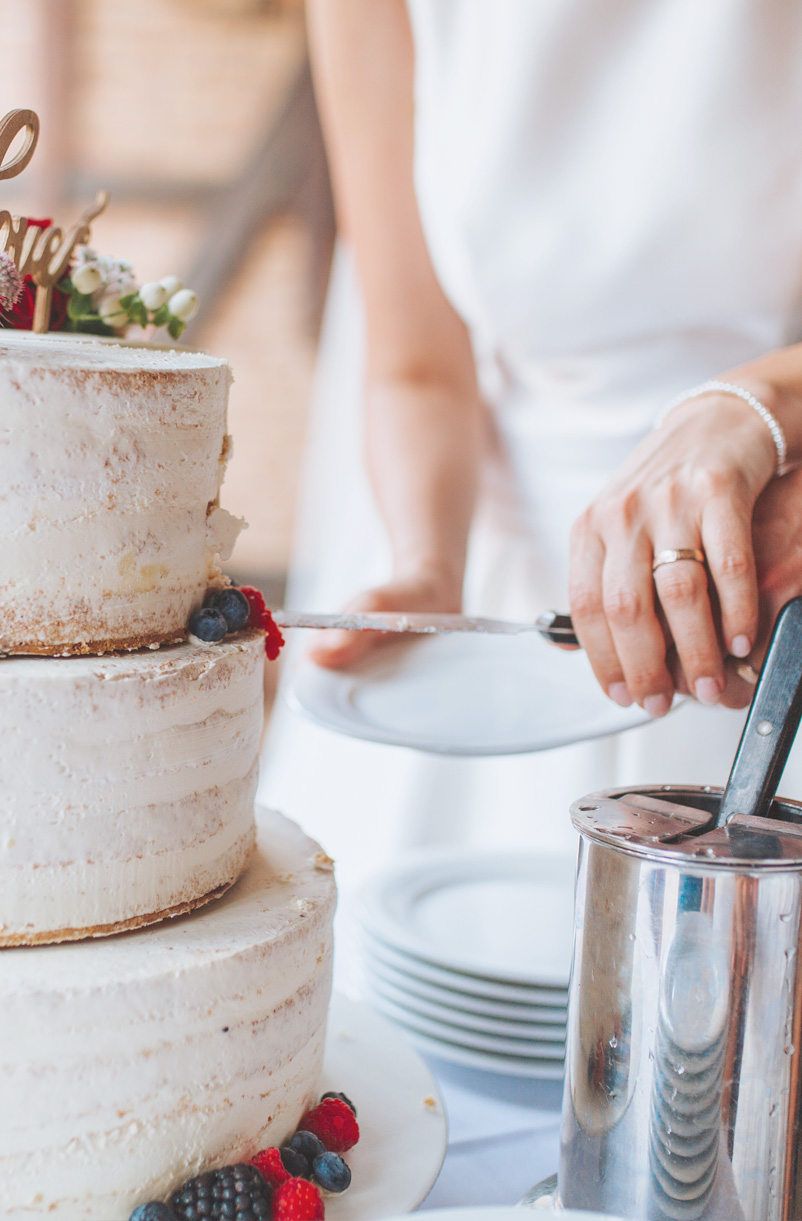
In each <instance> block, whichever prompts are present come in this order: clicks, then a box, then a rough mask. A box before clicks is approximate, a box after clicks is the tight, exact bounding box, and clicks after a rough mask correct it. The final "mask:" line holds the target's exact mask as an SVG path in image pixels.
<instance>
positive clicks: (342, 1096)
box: [320, 1090, 357, 1119]
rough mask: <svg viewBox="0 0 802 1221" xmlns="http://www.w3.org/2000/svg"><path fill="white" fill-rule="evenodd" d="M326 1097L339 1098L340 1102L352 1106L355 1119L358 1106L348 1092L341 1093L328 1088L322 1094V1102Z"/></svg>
mask: <svg viewBox="0 0 802 1221" xmlns="http://www.w3.org/2000/svg"><path fill="white" fill-rule="evenodd" d="M324 1098H339V1099H340V1102H344V1103H345V1105H346V1106H347V1107H350V1108H351V1110H352V1111H353V1112H354V1119H356V1117H357V1115H356V1107H355V1106H354V1104H353V1102H352V1101H351V1099H350V1098H349V1097H348V1095H347V1094H340V1093H338V1091H337V1090H327V1091H326V1093H325V1094H321V1095H320V1101H321V1102H322V1101H323V1099H324Z"/></svg>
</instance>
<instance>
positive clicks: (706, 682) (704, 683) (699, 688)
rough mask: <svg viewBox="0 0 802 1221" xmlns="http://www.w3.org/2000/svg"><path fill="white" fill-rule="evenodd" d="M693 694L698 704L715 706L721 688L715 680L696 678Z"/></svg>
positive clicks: (720, 693)
mask: <svg viewBox="0 0 802 1221" xmlns="http://www.w3.org/2000/svg"><path fill="white" fill-rule="evenodd" d="M693 692H694V695H695V696H696V698H697V699H698V701H699V703H700V704H717V703H718V702H719V700H720V699H721V696H722V693H723V688H722V685H721V683H720V682H719V681H718V679H717V678H697V680H696V682H695V683H694V684H693Z"/></svg>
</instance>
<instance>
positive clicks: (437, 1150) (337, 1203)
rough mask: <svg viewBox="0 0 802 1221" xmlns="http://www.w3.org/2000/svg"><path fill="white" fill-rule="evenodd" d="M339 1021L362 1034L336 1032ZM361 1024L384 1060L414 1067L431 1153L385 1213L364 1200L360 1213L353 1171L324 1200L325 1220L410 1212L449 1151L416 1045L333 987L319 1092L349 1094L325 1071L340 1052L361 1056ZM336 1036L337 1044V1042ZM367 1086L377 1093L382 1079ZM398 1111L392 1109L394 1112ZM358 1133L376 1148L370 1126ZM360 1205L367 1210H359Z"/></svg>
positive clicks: (371, 1219) (375, 1219) (362, 1220)
mask: <svg viewBox="0 0 802 1221" xmlns="http://www.w3.org/2000/svg"><path fill="white" fill-rule="evenodd" d="M338 1023H339V1024H340V1025H341V1026H342V1027H343V1028H344V1029H345V1028H347V1027H348V1025H349V1023H350V1024H351V1025H352V1026H353V1025H355V1024H356V1025H357V1026H358V1028H359V1029H361V1030H362V1032H363V1033H362V1037H361V1038H360V1037H347V1036H346V1035H345V1034H342V1035H341V1033H340V1031H338ZM365 1027H367V1028H368V1029H369V1030H370V1031H371V1033H372V1038H373V1039H374V1040H375V1043H374V1046H378V1045H381V1052H382V1057H383V1062H388V1063H389V1062H391V1060H394V1059H395V1058H397V1057H398V1055H399V1053H400V1054H402V1055H403V1056H404V1057H405V1058H406V1060H407V1063H408V1064H410V1063H414V1064H415V1071H416V1073H417V1074H419V1076H420V1084H421V1087H422V1088H425V1091H426V1096H427V1097H431V1099H432V1100H433V1102H434V1103H435V1106H434V1107H431V1108H429V1107H427V1108H425V1110H424V1107H423V1106H421V1110H420V1119H421V1121H422V1122H423V1123H425V1124H426V1125H427V1132H426V1142H425V1146H424V1145H423V1144H422V1147H425V1149H426V1151H427V1152H428V1153H429V1155H430V1157H429V1161H428V1163H426V1166H425V1167H423V1166H422V1163H421V1162H420V1161H419V1160H416V1161H415V1167H414V1169H425V1172H424V1173H422V1174H421V1177H420V1178H419V1179H418V1180H417V1181H414V1180H413V1182H412V1184H411V1187H410V1191H409V1192H408V1194H407V1195H405V1196H404V1197H403V1198H400V1197H399V1196H398V1194H396V1196H395V1200H393V1198H392V1197H391V1198H390V1199H389V1201H388V1204H387V1211H384V1210H382V1211H381V1212H380V1213H377V1212H376V1206H375V1203H374V1204H370V1202H369V1201H368V1203H367V1204H365V1203H363V1204H362V1206H361V1208H362V1210H363V1211H361V1210H360V1200H359V1194H358V1192H355V1191H354V1188H355V1187H356V1186H357V1185H358V1178H357V1173H358V1172H357V1171H356V1170H355V1172H354V1179H353V1182H352V1185H351V1187H350V1188H349V1189H348V1190H347V1191H346V1192H343V1194H342V1195H339V1196H337V1195H333V1196H327V1198H326V1216H327V1218H330V1221H380V1219H381V1218H382V1217H385V1216H388V1215H390V1213H391V1212H392V1213H397V1212H398V1211H399V1209H401V1210H402V1213H401V1214H400V1215H404V1216H405V1215H407V1214H408V1213H410V1212H412V1211H413V1210H414V1209H416V1208H417V1207H418V1205H419V1204H421V1203H422V1202H423V1201H424V1200H425V1199H426V1197H427V1196H428V1194H429V1192H430V1191H431V1189H432V1187H433V1186H434V1184H435V1182H436V1181H437V1178H438V1176H439V1174H440V1170H441V1169H442V1166H443V1162H444V1160H445V1156H446V1152H447V1149H448V1118H447V1113H446V1109H445V1105H444V1103H443V1098H442V1095H441V1093H440V1089H439V1087H438V1085H437V1080H436V1078H435V1076H434V1074H433V1073H432V1070H431V1069H430V1067H429V1065H428V1064H427V1063H426V1061H425V1060H424V1059H423V1057H422V1056H421V1054H420V1051H419V1049H418V1048H417V1047H415V1045H414V1043H413V1041H412V1039H411V1038H410V1037H409V1036H408V1035H407V1034H406V1032H405V1031H403V1030H402V1029H401V1028H400V1027H399V1026H398V1025H396V1024H395V1023H393V1022H391V1021H390V1020H389V1018H387V1017H385V1016H384V1015H383V1014H382V1013H380V1012H379V1011H378V1010H377V1009H376V1008H374V1007H373V1006H371V1005H369V1004H367V1003H365V1002H364V1001H358V1000H354V999H353V998H351V997H348V996H345V995H344V994H343V993H341V992H338V991H334V992H332V996H331V1002H330V1005H329V1016H328V1028H327V1031H326V1044H325V1051H324V1055H323V1068H322V1071H321V1075H320V1085H319V1088H320V1090H321V1092H324V1091H325V1090H326V1089H335V1090H341V1089H345V1091H346V1093H348V1084H347V1083H346V1082H345V1081H341V1080H339V1076H340V1071H339V1070H338V1069H336V1068H334V1069H333V1072H334V1074H335V1075H336V1076H337V1078H338V1080H337V1081H334V1080H333V1078H332V1077H331V1076H330V1075H329V1074H330V1073H331V1072H332V1060H333V1059H335V1058H336V1054H337V1053H339V1054H340V1055H341V1056H344V1057H345V1058H346V1059H352V1060H353V1061H354V1063H355V1064H356V1065H359V1063H360V1055H361V1054H364V1047H365V1038H364V1029H365ZM340 1038H341V1042H340V1041H339V1040H340ZM335 1040H338V1043H337V1053H335V1052H334V1051H333V1046H334V1042H335ZM346 1071H347V1070H346ZM372 1085H373V1087H374V1088H375V1089H376V1090H377V1091H378V1090H381V1089H382V1082H381V1081H372ZM352 1088H353V1086H352ZM354 1092H355V1093H356V1092H357V1091H356V1090H355V1091H354ZM382 1096H383V1095H382ZM355 1101H356V1102H357V1105H359V1100H358V1099H355ZM421 1101H423V1099H422V1100H421ZM396 1104H397V1096H396ZM383 1113H384V1111H383ZM397 1113H398V1112H397V1110H394V1111H393V1114H397ZM360 1135H361V1140H360V1144H361V1145H362V1147H363V1148H368V1149H370V1150H371V1152H375V1150H374V1143H378V1141H379V1138H378V1137H377V1135H376V1131H375V1129H371V1127H370V1125H369V1124H367V1123H364V1124H363V1126H362V1131H361V1133H360ZM395 1149H397V1147H396V1145H395V1144H394V1143H393V1144H392V1147H390V1144H389V1142H388V1148H387V1149H386V1153H387V1157H388V1158H389V1157H390V1156H391V1154H392V1151H393V1150H395ZM378 1150H379V1152H380V1153H381V1152H384V1150H383V1149H382V1146H381V1144H379V1145H378ZM385 1190H386V1188H385ZM365 1209H367V1210H368V1211H364V1210H365Z"/></svg>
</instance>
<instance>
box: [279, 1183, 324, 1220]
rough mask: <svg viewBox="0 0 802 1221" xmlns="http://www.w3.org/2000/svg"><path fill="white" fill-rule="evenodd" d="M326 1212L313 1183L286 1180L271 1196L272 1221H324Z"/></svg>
mask: <svg viewBox="0 0 802 1221" xmlns="http://www.w3.org/2000/svg"><path fill="white" fill-rule="evenodd" d="M325 1216H326V1210H325V1208H324V1207H323V1199H322V1197H321V1194H320V1192H319V1191H318V1189H317V1187H315V1185H314V1183H309V1182H307V1180H306V1179H287V1182H286V1183H282V1184H281V1186H280V1187H279V1188H277V1189H276V1192H275V1193H274V1195H273V1221H324V1218H325Z"/></svg>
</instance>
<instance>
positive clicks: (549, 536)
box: [262, 0, 802, 886]
mask: <svg viewBox="0 0 802 1221" xmlns="http://www.w3.org/2000/svg"><path fill="white" fill-rule="evenodd" d="M408 8H409V13H410V18H411V22H412V28H413V35H414V43H415V65H416V66H415V106H416V127H415V178H416V190H417V195H418V200H419V206H420V211H421V217H422V221H423V225H424V230H425V234H426V238H427V242H428V245H429V249H430V252H431V257H432V260H433V263H434V266H435V269H436V272H437V274H438V277H439V279H440V282H441V284H442V286H443V288H444V290H445V292H446V293H447V295H448V296H449V298H450V300H451V301H452V303H453V304H454V306H455V308H456V309H457V311H458V312H459V313H460V314H461V315H462V316H463V317H464V319H465V320H466V322H467V323H468V325H469V327H470V330H471V334H472V337H473V342H474V348H475V352H476V358H477V364H478V367H479V370H480V380H481V384H482V388H483V391H484V395H485V398H486V400H487V402H488V404H489V405H490V408H491V411H492V417H493V419H494V421H495V426H496V434H497V445H496V446H495V452H494V454H493V455H489V456H488V477H487V479H486V481H485V483H486V489H485V493H484V496H483V500H482V504H481V506H480V509H479V511H478V513H477V520H476V526H475V529H474V536H473V539H472V546H471V554H470V559H469V568H468V575H467V579H466V608H467V609H468V610H470V611H472V612H482V613H491V614H499V615H509V616H510V617H513V616H520V617H524V616H530V617H532V616H534V615H535V614H537V613H538V612H539V611H540V610H542V609H543V608H545V607H559V608H565V607H567V592H566V591H567V564H568V534H569V529H570V525H571V522H572V521H573V520H574V518H575V517H576V516H577V515H578V514H579V513H580V512H581V511H582V509H583V508H584V507H585V506H586V505H587V504H588V503H589V501H590V500H591V499H592V498H593V497H594V495H595V494H596V493H597V491H598V490H599V489H600V488H601V487H602V486H603V484H604V483H605V481H606V480H607V479H608V477H609V476H610V474H611V473H612V472H613V471H614V470H615V469H616V467H617V466H618V465H619V464H620V462H621V461H622V460H623V458H624V457H625V455H626V454H627V453H628V452H629V451H630V450H631V449H632V447H633V446H634V445H635V444H636V443H637V442H638V440H639V439H640V438H641V437H642V436H643V435H644V434H645V433H646V431H647V430H648V429H649V428H650V427H651V425H652V422H653V420H654V418H655V415H656V414H657V412H658V410H659V409H660V408H661V407H662V406H663V405H664V404H665V403H666V402H667V401H668V400H669V399H670V398H671V397H673V396H674V395H675V394H676V393H678V392H679V391H681V390H683V389H685V388H687V387H690V386H692V385H694V384H696V383H697V382H699V381H702V380H705V379H707V378H710V377H713V376H715V375H717V374H720V373H721V372H723V371H724V370H726V369H727V368H728V367H729V366H731V365H734V364H737V363H739V362H742V361H744V360H748V359H750V358H752V357H755V356H758V355H760V354H762V353H764V352H767V351H769V350H771V349H773V348H776V347H780V346H782V345H785V344H789V343H792V342H795V341H798V340H799V339H800V338H802V124H800V116H802V5H798V4H794V3H789V0H705V2H704V3H702V4H700V3H699V0H648V3H644V2H643V0H408ZM361 343H362V340H361V324H360V318H359V307H358V303H357V301H356V292H355V288H354V284H353V277H352V275H351V272H350V267H349V266H348V259H347V255H345V256H343V257H341V259H340V260H339V264H338V267H337V271H336V274H335V278H334V282H333V287H332V293H331V297H330V303H329V310H328V316H327V322H326V328H325V331H324V338H323V344H322V350H321V358H320V368H319V377H318V385H317V392H316V398H315V403H314V408H313V416H312V427H311V435H310V445H309V456H308V463H307V471H306V478H305V493H304V501H303V504H302V506H301V528H300V535H299V545H298V553H297V562H296V565H295V569H294V572H293V579H292V581H291V585H290V591H289V599H290V600H291V601H292V602H293V604H294V605H296V606H299V607H300V606H302V605H303V606H304V607H305V608H307V609H312V608H319V609H325V610H332V609H335V608H336V607H337V606H339V605H340V604H341V603H342V602H343V601H344V600H345V599H347V598H349V597H351V596H353V594H354V593H355V592H357V591H358V590H360V589H362V588H365V587H367V586H369V585H371V584H374V583H377V582H380V581H382V580H384V579H386V578H387V576H388V575H389V567H388V565H389V558H388V550H387V544H386V539H384V537H383V534H382V531H381V527H380V526H379V524H378V521H377V517H376V512H375V508H374V506H373V504H372V501H371V497H370V492H369V490H368V486H367V481H366V479H365V477H364V472H362V470H361V466H360V454H361V441H360V425H359V416H360V410H361V405H360V379H361ZM742 719H743V717H742V714H739V713H731V712H728V711H726V710H721V709H706V708H700V707H698V706H696V705H691V704H689V705H686V706H685V707H684V708H682V709H681V710H679V711H678V712H677V713H675V714H673V715H672V716H670V717H669V718H667V719H666V720H665V721H661V722H659V723H656V724H654V725H650V726H648V727H646V728H644V729H639V730H636V731H633V732H630V733H628V734H624V735H621V736H620V737H618V738H609V739H605V740H603V741H601V742H593V743H585V744H579V745H577V746H574V747H568V748H563V749H561V750H559V751H552V752H548V753H545V754H542V755H532V756H524V757H515V758H508V759H483V760H461V759H454V760H449V759H440V758H434V757H426V756H419V755H415V754H414V753H412V752H407V751H402V750H397V749H394V748H389V747H381V746H373V745H368V744H364V743H360V742H355V741H350V740H346V739H340V738H338V737H336V736H335V735H332V734H329V733H326V732H325V731H323V730H319V729H315V728H313V727H310V726H307V725H305V724H304V723H303V722H301V721H300V720H298V719H297V718H295V717H293V716H291V715H290V714H288V713H286V712H284V711H283V710H281V709H280V710H279V711H278V712H277V714H276V716H275V717H274V721H273V724H272V727H271V733H270V735H269V740H268V748H267V752H266V756H265V766H264V774H263V781H262V796H263V798H264V799H265V800H267V801H268V802H270V803H271V804H275V805H278V806H279V807H280V808H282V809H284V810H285V811H286V812H287V813H288V814H290V815H291V816H293V817H297V818H299V819H300V820H301V821H302V822H303V823H304V825H305V826H306V828H307V830H309V831H311V832H313V833H315V834H318V835H319V836H320V837H321V838H322V839H323V841H324V842H325V843H326V844H327V846H328V847H329V850H330V851H331V852H332V853H333V855H335V856H337V857H338V858H340V861H341V862H342V865H341V879H342V880H344V882H345V884H346V886H347V885H348V884H349V882H351V881H356V880H358V879H359V878H360V877H361V876H364V874H365V873H366V872H369V871H370V870H371V869H372V868H375V867H376V866H377V865H379V864H381V863H383V862H384V861H386V860H387V859H390V858H391V857H392V855H393V854H394V853H395V852H396V851H397V849H398V848H399V846H405V845H410V844H419V843H422V842H450V841H455V842H475V843H483V844H497V845H504V846H507V845H530V846H531V845H538V844H542V845H544V846H548V847H555V846H559V845H561V846H567V845H568V844H569V843H570V842H571V835H572V833H571V831H570V827H569V819H568V813H567V810H568V805H569V803H570V801H571V800H573V799H574V798H576V797H578V796H581V795H582V794H583V793H585V792H588V791H591V790H592V789H595V788H601V787H605V786H609V785H612V784H616V783H633V784H634V783H637V782H649V781H653V782H668V781H675V782H680V781H685V782H688V783H721V782H723V780H724V779H725V778H726V774H727V771H728V768H729V763H730V761H731V759H732V755H733V753H734V749H735V745H736V743H737V740H738V736H739V733H740V727H741V724H742ZM795 755H796V758H793V757H792V760H791V763H790V764H789V769H788V771H787V772H786V777H785V780H784V783H783V785H782V786H781V789H782V791H783V792H784V793H785V795H787V796H800V797H802V761H800V756H802V748H797V750H796V752H795Z"/></svg>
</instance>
